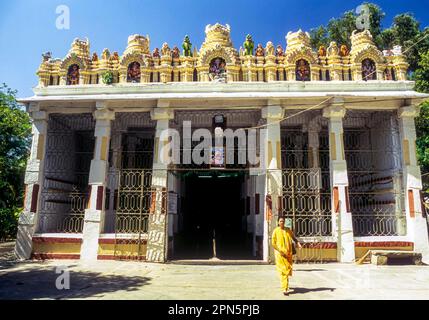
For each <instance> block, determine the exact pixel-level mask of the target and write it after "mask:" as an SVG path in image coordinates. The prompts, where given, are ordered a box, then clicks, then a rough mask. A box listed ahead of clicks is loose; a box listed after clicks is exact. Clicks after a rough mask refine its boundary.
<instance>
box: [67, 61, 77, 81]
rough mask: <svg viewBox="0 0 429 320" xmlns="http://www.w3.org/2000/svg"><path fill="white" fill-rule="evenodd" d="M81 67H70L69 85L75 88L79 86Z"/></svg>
mask: <svg viewBox="0 0 429 320" xmlns="http://www.w3.org/2000/svg"><path fill="white" fill-rule="evenodd" d="M79 69H80V68H79V66H78V65H77V64H72V65H71V66H70V67H69V70H68V72H67V85H70V86H75V85H78V84H79V76H80V73H79Z"/></svg>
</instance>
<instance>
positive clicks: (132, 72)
mask: <svg viewBox="0 0 429 320" xmlns="http://www.w3.org/2000/svg"><path fill="white" fill-rule="evenodd" d="M140 81H141V71H140V63H138V62H136V61H134V62H131V63H130V64H129V65H128V72H127V82H132V83H139V82H140Z"/></svg>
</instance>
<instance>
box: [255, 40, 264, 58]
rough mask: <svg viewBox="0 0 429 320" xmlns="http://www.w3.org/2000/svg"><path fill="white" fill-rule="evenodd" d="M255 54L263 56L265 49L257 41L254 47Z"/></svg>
mask: <svg viewBox="0 0 429 320" xmlns="http://www.w3.org/2000/svg"><path fill="white" fill-rule="evenodd" d="M255 55H256V56H257V57H263V56H264V55H265V50H264V48H263V47H262V44H260V43H258V46H257V48H256V52H255Z"/></svg>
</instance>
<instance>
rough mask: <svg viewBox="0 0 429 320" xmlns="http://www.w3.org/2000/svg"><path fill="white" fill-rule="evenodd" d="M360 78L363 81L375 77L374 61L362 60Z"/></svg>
mask: <svg viewBox="0 0 429 320" xmlns="http://www.w3.org/2000/svg"><path fill="white" fill-rule="evenodd" d="M362 79H363V80H365V81H367V80H376V79H377V75H376V67H375V63H374V61H372V60H371V59H365V60H363V61H362Z"/></svg>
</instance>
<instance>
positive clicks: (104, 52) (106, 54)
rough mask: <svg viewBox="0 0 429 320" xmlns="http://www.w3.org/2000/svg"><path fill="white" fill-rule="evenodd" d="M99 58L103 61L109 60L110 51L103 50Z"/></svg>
mask: <svg viewBox="0 0 429 320" xmlns="http://www.w3.org/2000/svg"><path fill="white" fill-rule="evenodd" d="M101 58H102V59H103V60H109V59H110V51H109V49H104V50H103V53H102V54H101Z"/></svg>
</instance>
